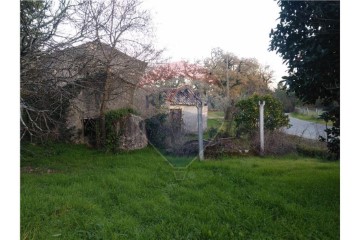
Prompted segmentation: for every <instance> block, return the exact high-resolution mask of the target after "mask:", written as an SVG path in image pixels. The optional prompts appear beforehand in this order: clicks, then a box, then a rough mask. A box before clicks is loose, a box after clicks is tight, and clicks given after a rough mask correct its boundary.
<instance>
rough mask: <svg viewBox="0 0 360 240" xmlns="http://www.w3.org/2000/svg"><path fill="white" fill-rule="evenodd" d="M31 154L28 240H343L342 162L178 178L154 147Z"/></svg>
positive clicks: (24, 207) (259, 166)
mask: <svg viewBox="0 0 360 240" xmlns="http://www.w3.org/2000/svg"><path fill="white" fill-rule="evenodd" d="M22 149H23V151H22V159H21V167H22V172H21V239H338V238H339V221H340V219H339V201H340V199H339V198H340V191H339V163H337V162H323V161H320V160H317V159H311V158H301V157H298V156H292V157H283V158H280V159H277V158H258V157H245V158H221V159H218V161H205V162H198V161H195V162H193V163H192V164H191V165H190V167H189V168H188V169H187V170H186V178H185V179H184V180H183V181H178V180H176V178H175V177H174V168H172V167H171V166H170V165H169V164H168V162H167V161H165V160H164V159H163V158H161V157H160V156H159V155H158V154H157V152H156V151H154V150H153V149H151V148H146V149H143V150H139V151H134V152H127V153H121V154H117V155H112V154H105V153H103V152H100V151H95V150H89V149H87V148H86V147H84V146H71V145H53V146H48V147H46V148H42V147H38V146H26V148H25V147H23V148H22ZM25 149H26V151H25Z"/></svg>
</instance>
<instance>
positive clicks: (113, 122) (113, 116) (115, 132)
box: [105, 108, 136, 152]
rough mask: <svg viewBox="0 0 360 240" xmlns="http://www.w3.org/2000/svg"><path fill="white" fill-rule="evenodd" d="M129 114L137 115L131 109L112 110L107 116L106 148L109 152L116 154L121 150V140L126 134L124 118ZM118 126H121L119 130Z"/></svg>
mask: <svg viewBox="0 0 360 240" xmlns="http://www.w3.org/2000/svg"><path fill="white" fill-rule="evenodd" d="M129 114H136V112H135V111H134V110H133V109H131V108H121V109H117V110H111V111H109V112H107V113H106V114H105V127H106V142H105V148H106V150H107V151H112V152H116V151H117V150H118V149H119V144H120V143H119V139H120V136H121V135H122V134H123V133H124V118H125V117H127V116H128V115H129ZM118 125H120V127H119V128H118V127H117V126H118Z"/></svg>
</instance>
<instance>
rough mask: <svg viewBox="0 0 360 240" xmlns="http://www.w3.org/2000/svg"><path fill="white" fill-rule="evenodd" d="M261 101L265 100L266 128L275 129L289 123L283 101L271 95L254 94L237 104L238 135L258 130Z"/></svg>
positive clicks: (236, 121)
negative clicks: (284, 111)
mask: <svg viewBox="0 0 360 240" xmlns="http://www.w3.org/2000/svg"><path fill="white" fill-rule="evenodd" d="M259 101H265V107H264V128H265V129H267V130H275V129H278V128H280V127H285V126H288V125H289V118H288V116H286V115H285V114H284V113H283V106H282V104H281V102H280V101H279V100H277V99H275V98H274V97H272V96H270V95H264V96H259V95H253V96H251V97H250V98H248V99H245V100H241V101H239V102H238V103H237V104H236V107H237V111H236V113H235V123H236V129H237V132H238V135H242V134H247V133H251V132H253V131H256V130H257V129H258V126H259Z"/></svg>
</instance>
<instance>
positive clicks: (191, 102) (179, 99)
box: [162, 86, 200, 106]
mask: <svg viewBox="0 0 360 240" xmlns="http://www.w3.org/2000/svg"><path fill="white" fill-rule="evenodd" d="M162 93H164V94H165V96H164V97H165V100H166V101H168V102H169V103H170V105H188V106H196V105H197V103H198V102H199V101H200V93H199V92H198V91H193V90H192V89H191V87H189V86H183V87H181V88H168V89H164V91H163V92H162Z"/></svg>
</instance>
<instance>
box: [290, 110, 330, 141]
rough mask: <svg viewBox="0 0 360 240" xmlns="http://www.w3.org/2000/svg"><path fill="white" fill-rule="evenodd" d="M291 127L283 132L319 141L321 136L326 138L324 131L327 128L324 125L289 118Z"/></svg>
mask: <svg viewBox="0 0 360 240" xmlns="http://www.w3.org/2000/svg"><path fill="white" fill-rule="evenodd" d="M289 119H290V124H291V127H290V128H288V129H286V128H284V129H283V131H284V132H285V133H287V134H291V135H297V136H300V137H303V138H308V139H319V136H323V137H326V133H325V132H324V130H325V129H326V126H325V125H323V124H318V123H312V122H308V121H304V120H300V119H297V118H292V117H290V116H289Z"/></svg>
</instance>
